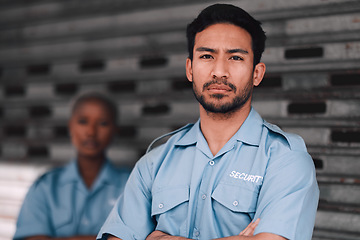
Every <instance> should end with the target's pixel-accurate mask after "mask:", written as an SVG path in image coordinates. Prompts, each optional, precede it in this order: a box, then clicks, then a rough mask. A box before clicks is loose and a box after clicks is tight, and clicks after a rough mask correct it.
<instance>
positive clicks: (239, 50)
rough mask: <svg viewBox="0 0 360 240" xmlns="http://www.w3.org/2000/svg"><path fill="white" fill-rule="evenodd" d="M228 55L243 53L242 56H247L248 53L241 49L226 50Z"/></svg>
mask: <svg viewBox="0 0 360 240" xmlns="http://www.w3.org/2000/svg"><path fill="white" fill-rule="evenodd" d="M227 52H228V53H243V54H249V52H248V51H246V50H244V49H241V48H235V49H229V50H227Z"/></svg>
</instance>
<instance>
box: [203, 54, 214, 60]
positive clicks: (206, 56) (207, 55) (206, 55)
mask: <svg viewBox="0 0 360 240" xmlns="http://www.w3.org/2000/svg"><path fill="white" fill-rule="evenodd" d="M200 58H202V59H211V58H213V57H212V56H211V55H209V54H205V55H201V56H200Z"/></svg>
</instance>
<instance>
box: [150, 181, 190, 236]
mask: <svg viewBox="0 0 360 240" xmlns="http://www.w3.org/2000/svg"><path fill="white" fill-rule="evenodd" d="M189 194H190V192H189V187H188V186H181V187H171V188H170V187H169V188H165V189H162V190H161V191H157V192H154V193H153V196H152V197H153V199H152V206H151V216H152V217H154V218H155V219H156V222H157V224H156V229H157V230H159V229H160V230H163V231H166V232H167V233H169V234H170V235H183V234H184V233H185V231H186V219H187V213H188V207H189Z"/></svg>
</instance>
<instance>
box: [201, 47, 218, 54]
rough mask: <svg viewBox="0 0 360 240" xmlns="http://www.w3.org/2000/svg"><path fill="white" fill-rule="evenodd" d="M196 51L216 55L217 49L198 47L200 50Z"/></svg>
mask: <svg viewBox="0 0 360 240" xmlns="http://www.w3.org/2000/svg"><path fill="white" fill-rule="evenodd" d="M196 51H198V52H212V53H215V52H216V50H215V49H212V48H208V47H198V48H197V49H196Z"/></svg>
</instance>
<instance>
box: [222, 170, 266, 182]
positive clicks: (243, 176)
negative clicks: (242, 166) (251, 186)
mask: <svg viewBox="0 0 360 240" xmlns="http://www.w3.org/2000/svg"><path fill="white" fill-rule="evenodd" d="M229 176H230V177H232V178H236V179H240V180H244V181H248V182H256V183H257V182H259V181H261V180H262V179H263V177H262V176H258V175H251V174H247V173H240V172H237V171H232V172H231V173H230V175H229Z"/></svg>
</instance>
